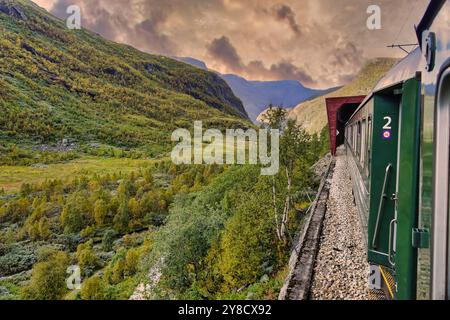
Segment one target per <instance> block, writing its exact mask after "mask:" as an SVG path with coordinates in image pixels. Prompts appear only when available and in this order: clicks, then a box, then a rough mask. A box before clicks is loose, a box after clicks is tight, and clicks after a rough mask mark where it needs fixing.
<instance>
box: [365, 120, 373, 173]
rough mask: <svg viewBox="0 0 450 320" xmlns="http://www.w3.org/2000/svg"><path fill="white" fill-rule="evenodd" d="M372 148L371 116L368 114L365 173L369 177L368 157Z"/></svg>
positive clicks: (369, 157)
mask: <svg viewBox="0 0 450 320" xmlns="http://www.w3.org/2000/svg"><path fill="white" fill-rule="evenodd" d="M371 149H372V117H371V116H370V115H369V118H368V119H367V151H366V173H367V176H368V177H370V159H371V154H370V153H371V152H370V151H371Z"/></svg>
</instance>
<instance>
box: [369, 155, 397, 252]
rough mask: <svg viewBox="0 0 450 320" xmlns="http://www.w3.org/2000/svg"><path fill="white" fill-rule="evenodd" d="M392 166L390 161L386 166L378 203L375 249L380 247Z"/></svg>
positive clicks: (373, 241) (373, 243)
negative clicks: (383, 215) (379, 239)
mask: <svg viewBox="0 0 450 320" xmlns="http://www.w3.org/2000/svg"><path fill="white" fill-rule="evenodd" d="M391 168H392V163H389V164H388V165H387V166H386V172H385V174H384V181H383V188H382V189H381V196H380V202H379V203H378V213H377V220H376V223H375V230H374V232H373V239H372V248H374V249H376V248H377V247H378V237H379V233H380V228H381V221H382V213H383V208H384V203H385V200H386V199H387V198H388V195H387V194H386V188H387V184H388V179H389V175H390V172H391Z"/></svg>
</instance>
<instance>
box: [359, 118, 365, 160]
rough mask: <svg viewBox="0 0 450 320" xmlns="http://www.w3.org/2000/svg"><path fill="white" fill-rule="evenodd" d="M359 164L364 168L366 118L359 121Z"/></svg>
mask: <svg viewBox="0 0 450 320" xmlns="http://www.w3.org/2000/svg"><path fill="white" fill-rule="evenodd" d="M360 160H361V165H362V167H363V168H364V167H365V162H366V119H363V120H362V122H361V159H360Z"/></svg>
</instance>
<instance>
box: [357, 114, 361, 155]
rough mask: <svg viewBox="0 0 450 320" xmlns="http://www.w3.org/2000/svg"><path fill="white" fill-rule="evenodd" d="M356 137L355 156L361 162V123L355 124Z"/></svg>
mask: <svg viewBox="0 0 450 320" xmlns="http://www.w3.org/2000/svg"><path fill="white" fill-rule="evenodd" d="M357 126H358V127H357V136H356V139H357V140H356V154H357V155H358V158H359V159H360V160H361V122H358V124H357Z"/></svg>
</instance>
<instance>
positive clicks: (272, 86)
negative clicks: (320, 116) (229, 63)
mask: <svg viewBox="0 0 450 320" xmlns="http://www.w3.org/2000/svg"><path fill="white" fill-rule="evenodd" d="M176 59H177V60H179V61H183V62H185V63H188V64H190V65H192V66H195V67H197V68H200V69H204V70H207V69H208V67H207V66H206V64H205V63H204V62H203V61H200V60H197V59H194V58H189V57H181V58H180V57H177V58H176ZM221 77H222V78H223V79H224V80H225V81H226V82H227V84H228V85H229V86H230V87H231V89H232V90H233V92H234V94H235V95H236V96H238V97H239V99H241V101H242V102H243V104H244V107H245V110H246V111H247V113H248V115H249V117H250V119H251V120H252V121H256V119H257V117H258V115H259V114H260V113H261V112H262V111H263V110H265V109H266V108H267V106H268V105H270V104H273V105H277V106H283V107H284V108H292V107H295V106H296V105H298V104H299V103H301V102H304V101H306V100H309V99H312V98H314V97H317V96H321V95H323V94H326V93H328V92H330V90H332V91H334V89H329V90H314V89H309V88H306V87H304V86H303V85H302V84H301V83H300V82H299V81H295V80H280V81H249V80H246V79H244V78H243V77H240V76H237V75H234V74H224V75H221Z"/></svg>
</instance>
